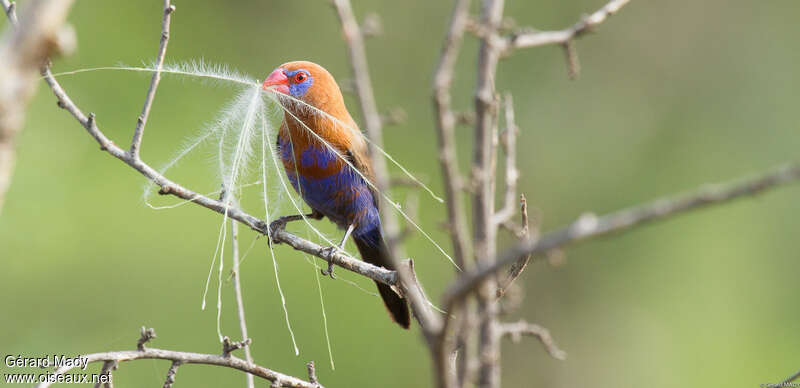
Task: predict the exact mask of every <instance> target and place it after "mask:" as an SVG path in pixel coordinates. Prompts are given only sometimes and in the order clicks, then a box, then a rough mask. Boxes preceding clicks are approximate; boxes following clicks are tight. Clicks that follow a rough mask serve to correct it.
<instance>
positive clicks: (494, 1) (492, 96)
mask: <svg viewBox="0 0 800 388" xmlns="http://www.w3.org/2000/svg"><path fill="white" fill-rule="evenodd" d="M503 6H504V2H503V0H485V1H484V2H483V4H482V5H481V14H480V25H481V27H482V28H483V29H484V30H485V31H486V35H484V36H482V37H481V45H480V50H479V52H478V68H477V75H476V81H477V82H476V87H475V139H474V156H473V159H472V172H473V173H472V183H473V187H474V188H475V190H474V192H473V193H472V220H473V221H472V222H473V246H474V255H475V261H476V265H477V266H478V267H486V266H490V265H491V264H492V262H493V261H494V259H495V254H496V252H495V251H496V244H497V226H498V224H497V223H495V222H494V213H495V211H494V210H495V209H494V206H495V205H494V203H495V202H494V200H495V184H494V182H495V179H494V167H495V160H496V152H497V147H496V146H495V144H494V140H495V135H496V128H497V127H496V125H497V120H496V119H497V98H496V92H495V73H496V72H497V63H498V60H499V59H500V47H499V46H498V45H496V44H495V41H496V39H495V37H496V36H497V29H498V27H499V26H500V23H501V21H502V18H503ZM462 276H463V275H462ZM496 294H497V282H496V281H495V279H494V278H493V277H484V278H483V279H481V284H480V285H479V286H478V316H479V317H480V326H479V329H478V331H479V334H478V361H479V369H478V386H479V387H480V388H496V387H499V385H500V341H499V338H498V336H497V333H496V331H497V324H498V323H497V304H496V303H495V298H496ZM447 311H450V310H449V309H447Z"/></svg>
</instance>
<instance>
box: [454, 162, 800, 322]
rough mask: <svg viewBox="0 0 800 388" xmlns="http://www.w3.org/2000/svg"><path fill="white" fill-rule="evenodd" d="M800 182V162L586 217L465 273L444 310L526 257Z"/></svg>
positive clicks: (520, 245) (521, 244) (529, 241)
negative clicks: (736, 180) (721, 183)
mask: <svg viewBox="0 0 800 388" xmlns="http://www.w3.org/2000/svg"><path fill="white" fill-rule="evenodd" d="M798 180H800V163H795V164H790V165H788V166H784V167H780V168H777V169H773V170H771V171H769V172H767V173H764V174H761V175H758V176H756V177H755V178H750V179H747V180H744V181H739V182H735V183H729V184H726V185H711V186H708V187H707V188H701V189H699V190H698V191H696V192H694V193H690V194H688V195H680V196H676V197H669V198H663V199H658V200H655V201H652V202H650V203H647V204H644V205H639V206H634V207H630V208H626V209H623V210H620V211H617V212H614V213H611V214H608V215H605V216H602V217H598V216H595V215H593V214H584V215H583V216H581V217H580V218H578V220H576V221H575V222H573V223H572V224H570V225H568V226H566V227H563V228H561V229H558V230H556V231H554V232H550V233H549V234H547V235H545V236H544V237H542V238H540V239H538V240H536V241H531V240H528V241H523V242H521V243H519V244H517V246H515V247H514V248H511V249H508V250H507V251H505V252H504V253H502V254H501V255H499V258H498V259H497V261H495V262H494V263H492V264H491V265H490V266H487V267H483V268H479V269H477V270H474V271H471V272H469V273H465V274H464V275H462V276H461V277H460V278H459V279H458V280H457V281H456V282H455V283H454V284H452V285H451V286H450V287H449V288H448V289H447V291H446V292H445V296H444V301H445V302H444V306H445V307H444V308H445V309H446V310H447V309H448V306H450V305H452V303H454V302H456V301H457V300H460V299H461V298H463V297H464V296H465V295H466V294H468V293H469V292H471V291H472V290H474V289H475V288H476V287H477V286H478V285H479V284H480V283H481V281H483V280H484V279H485V278H487V277H489V276H491V275H493V274H494V273H496V272H497V271H499V270H500V269H501V268H504V267H505V266H506V265H508V264H511V263H512V262H514V261H516V260H518V259H519V258H520V256H523V255H529V254H533V255H537V254H541V253H546V252H549V251H552V250H553V249H556V248H559V247H562V246H565V245H569V244H573V243H576V242H579V241H583V240H587V239H590V238H594V237H598V236H602V235H606V234H609V233H613V232H621V231H625V230H629V229H631V228H633V227H636V226H640V225H642V224H644V223H646V222H651V221H656V220H660V219H665V218H669V217H672V216H676V215H679V214H682V213H685V212H688V211H692V210H698V209H701V208H704V207H707V206H711V205H718V204H722V203H725V202H728V201H732V200H734V199H738V198H742V197H749V196H755V195H757V194H760V193H762V192H764V191H767V190H769V189H773V188H776V187H779V186H782V185H786V184H789V183H793V182H796V181H798Z"/></svg>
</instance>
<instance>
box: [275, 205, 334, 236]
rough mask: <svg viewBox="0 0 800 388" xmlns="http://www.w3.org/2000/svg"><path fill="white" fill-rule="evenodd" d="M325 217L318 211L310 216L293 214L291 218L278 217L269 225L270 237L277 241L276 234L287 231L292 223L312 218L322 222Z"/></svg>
mask: <svg viewBox="0 0 800 388" xmlns="http://www.w3.org/2000/svg"><path fill="white" fill-rule="evenodd" d="M322 217H324V215H323V214H322V213H320V212H318V211H316V210H313V209H312V210H311V213H308V214H305V215H303V214H293V215H290V216H283V217H278V219H276V220H275V221H272V222H270V224H269V236H270V238H271V239H272V240H274V239H275V233H277V232H278V231H279V230H284V229H286V225H287V224H288V223H290V222H292V221H299V220H302V219H303V218H311V219H313V220H321V219H322Z"/></svg>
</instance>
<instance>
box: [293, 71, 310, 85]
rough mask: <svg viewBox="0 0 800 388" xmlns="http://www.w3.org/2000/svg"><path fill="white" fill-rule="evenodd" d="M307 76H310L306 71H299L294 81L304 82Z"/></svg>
mask: <svg viewBox="0 0 800 388" xmlns="http://www.w3.org/2000/svg"><path fill="white" fill-rule="evenodd" d="M306 78H308V76H306V73H303V72H299V73H297V74H295V75H294V82H296V83H302V82H303V81H305V80H306Z"/></svg>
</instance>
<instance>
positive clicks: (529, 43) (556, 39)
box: [500, 0, 630, 51]
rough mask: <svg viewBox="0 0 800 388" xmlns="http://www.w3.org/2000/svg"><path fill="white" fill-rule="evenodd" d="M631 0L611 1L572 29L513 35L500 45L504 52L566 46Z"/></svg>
mask: <svg viewBox="0 0 800 388" xmlns="http://www.w3.org/2000/svg"><path fill="white" fill-rule="evenodd" d="M629 2H630V0H611V1H610V2H608V3H607V4H606V5H605V6H603V8H600V9H599V10H597V11H595V12H594V13H593V14H591V15H589V16H586V17H583V18H582V19H581V20H580V21H579V22H577V23H575V24H574V25H572V26H571V27H568V28H565V29H563V30H560V31H533V32H521V33H517V34H512V35H511V36H509V37H507V38H505V40H504V41H503V42H502V43H500V44H501V45H502V46H503V50H504V51H508V50H511V49H522V48H529V47H538V46H545V45H549V44H561V45H563V44H566V43H568V42H570V41H572V40H574V39H577V38H579V37H581V36H582V35H584V34H586V33H587V32H590V31H591V30H592V29H593V28H595V27H597V26H598V25H600V24H601V23H603V22H604V21H605V20H606V19H608V17H609V16H611V15H614V14H615V13H617V11H619V10H620V8H622V7H623V6H625V4H628V3H629Z"/></svg>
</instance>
